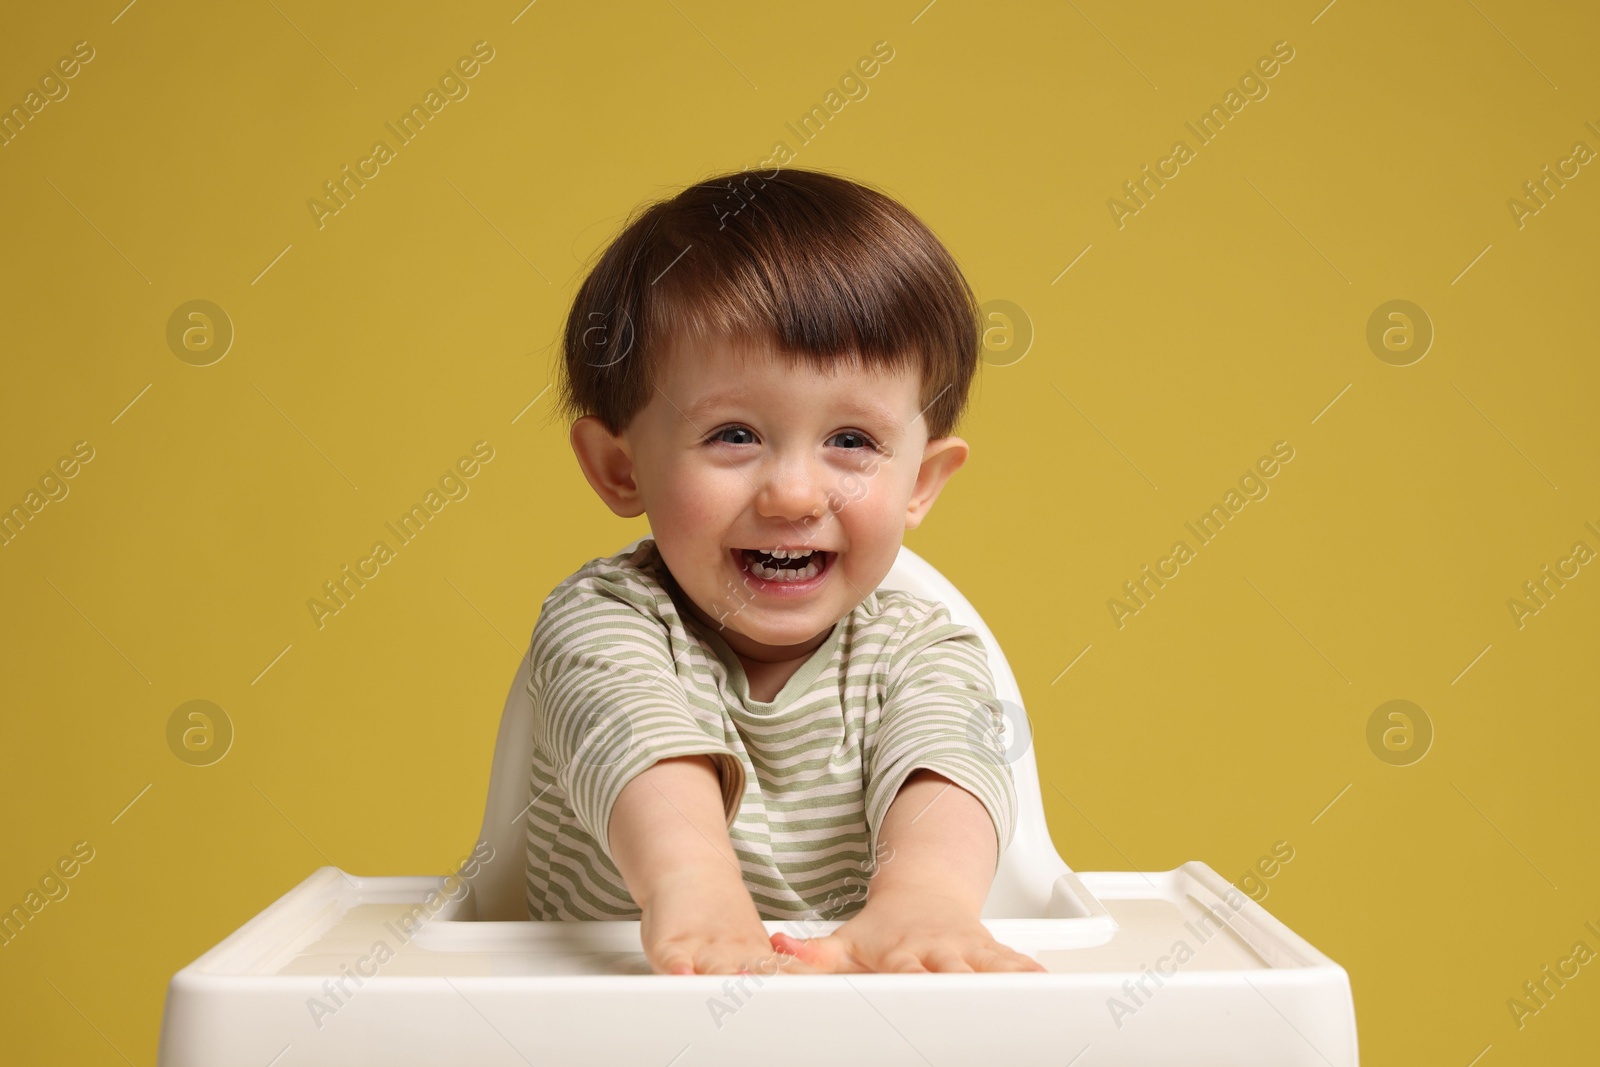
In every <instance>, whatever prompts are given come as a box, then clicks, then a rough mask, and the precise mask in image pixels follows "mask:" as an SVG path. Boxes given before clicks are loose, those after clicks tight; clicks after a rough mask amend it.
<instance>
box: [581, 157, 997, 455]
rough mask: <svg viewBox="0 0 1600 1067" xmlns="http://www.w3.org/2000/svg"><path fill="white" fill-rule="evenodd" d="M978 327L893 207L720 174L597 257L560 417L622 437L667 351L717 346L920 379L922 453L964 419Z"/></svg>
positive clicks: (779, 176)
mask: <svg viewBox="0 0 1600 1067" xmlns="http://www.w3.org/2000/svg"><path fill="white" fill-rule="evenodd" d="M736 181H737V182H738V185H737V186H736V185H735V182H736ZM980 329H981V325H980V322H979V312H978V305H977V301H976V299H975V298H974V296H973V293H972V289H971V288H970V287H969V286H968V284H967V281H966V279H965V278H964V277H963V276H962V274H961V271H960V269H959V268H958V267H957V266H956V263H955V260H954V259H953V258H952V257H951V255H950V253H949V252H948V251H947V250H946V249H945V247H944V245H942V244H941V243H940V242H939V239H938V238H937V237H935V236H934V234H933V232H932V231H931V230H929V229H928V227H927V226H926V225H924V224H923V222H922V221H921V220H920V219H918V218H917V217H916V216H915V215H913V214H912V213H911V211H909V210H908V209H907V208H906V207H904V206H903V205H901V204H900V203H898V202H897V201H895V200H894V199H892V198H890V197H889V196H887V195H885V194H884V193H881V192H879V191H877V190H876V189H872V188H869V187H867V186H865V185H862V184H859V183H857V182H854V181H851V180H849V179H846V178H842V177H839V176H837V175H833V174H825V173H823V172H821V171H814V170H800V169H790V170H781V169H779V170H774V171H773V172H772V174H770V175H757V174H756V173H754V172H749V171H736V172H730V173H727V174H722V175H719V176H716V177H713V178H707V179H706V180H705V181H702V182H699V183H697V184H695V185H692V186H690V187H689V188H687V189H685V190H683V191H682V192H680V193H678V194H677V195H675V196H673V197H671V198H669V199H663V200H659V201H656V202H654V203H651V204H648V205H644V206H641V207H640V208H637V209H635V211H634V212H633V214H632V216H631V217H630V219H629V220H628V222H627V223H626V225H625V226H624V227H623V230H622V232H621V233H620V234H618V235H617V237H616V238H615V239H614V240H613V241H612V242H611V244H610V245H609V246H608V247H607V248H606V249H605V251H604V253H603V254H602V255H601V256H600V258H599V261H598V262H597V263H596V264H595V266H594V267H593V269H592V270H590V272H589V275H588V277H586V278H585V279H584V281H583V284H582V285H581V286H580V287H579V289H578V293H577V296H576V297H575V298H574V300H573V303H572V309H571V312H570V313H569V314H568V316H567V321H566V325H565V329H564V332H563V336H562V370H563V372H564V373H562V375H561V379H562V381H561V389H560V393H559V397H558V400H557V402H556V404H555V405H554V408H555V414H557V415H560V416H563V417H565V418H566V419H567V420H568V421H569V423H570V421H571V420H573V419H576V418H578V417H580V416H583V415H594V416H596V417H598V418H599V419H600V421H601V422H602V423H603V424H604V425H605V427H606V429H608V430H609V431H610V432H611V433H613V434H620V433H621V432H622V431H623V430H624V429H625V428H626V427H627V426H628V424H629V423H630V422H632V420H633V417H634V415H636V414H637V413H638V412H639V410H640V409H641V408H643V407H644V406H645V404H647V403H648V402H649V400H650V397H651V394H652V392H653V391H654V388H655V369H656V366H657V361H658V360H659V359H661V358H662V356H663V354H664V353H666V352H668V351H669V350H670V349H671V346H672V345H673V344H674V343H675V342H676V341H679V340H688V339H694V338H707V337H716V336H721V337H726V338H729V339H733V340H737V341H746V342H751V343H755V344H758V345H759V344H765V345H769V346H771V347H772V348H773V349H774V350H775V351H777V352H780V353H783V354H785V355H787V356H789V357H790V358H793V359H797V360H804V361H805V362H807V363H809V364H810V365H812V366H814V367H817V368H819V369H824V370H825V369H827V368H828V367H829V366H830V365H831V364H833V363H834V362H835V361H836V360H838V359H840V358H846V359H849V360H851V361H852V362H855V363H856V364H857V365H866V366H871V367H882V368H885V369H889V370H891V371H898V370H904V369H908V368H915V369H918V370H920V371H921V374H922V393H921V405H922V407H923V409H924V410H923V415H924V417H925V418H926V419H927V420H928V437H929V439H930V440H932V439H934V438H939V437H946V436H948V435H949V434H951V433H952V432H953V431H954V430H955V427H956V424H957V423H958V422H959V420H960V417H961V414H962V411H963V410H964V409H965V407H966V404H967V392H968V388H969V386H970V385H971V383H972V379H973V376H974V374H975V372H976V371H977V368H978V359H979V340H980V333H979V331H980Z"/></svg>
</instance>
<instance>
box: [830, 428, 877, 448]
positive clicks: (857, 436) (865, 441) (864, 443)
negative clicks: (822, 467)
mask: <svg viewBox="0 0 1600 1067" xmlns="http://www.w3.org/2000/svg"><path fill="white" fill-rule="evenodd" d="M841 437H843V438H846V439H849V440H854V441H855V442H857V443H856V444H848V445H841V446H840V447H841V448H848V449H851V450H859V449H862V448H870V449H874V450H875V449H877V447H878V445H877V443H876V442H875V441H873V440H872V438H870V437H868V436H867V435H866V434H864V433H857V432H856V431H855V430H840V431H839V432H838V433H836V434H834V435H833V437H832V438H831V440H834V441H837V440H838V439H839V438H841Z"/></svg>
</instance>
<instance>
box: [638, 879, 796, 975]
mask: <svg viewBox="0 0 1600 1067" xmlns="http://www.w3.org/2000/svg"><path fill="white" fill-rule="evenodd" d="M730 882H731V884H730ZM639 934H640V939H641V940H642V941H643V942H644V955H645V959H647V960H648V961H649V962H650V967H651V969H652V970H653V971H655V973H656V974H734V973H736V972H738V971H741V970H749V971H752V972H754V973H756V974H761V975H770V974H776V973H777V972H779V971H786V972H792V973H797V974H817V973H820V972H819V971H818V970H817V969H815V968H813V967H810V966H807V965H806V964H803V963H801V962H799V961H797V960H796V959H795V958H794V957H793V955H792V954H790V953H786V952H782V951H781V950H775V949H774V947H773V945H772V943H771V942H770V941H769V940H768V939H767V928H766V927H765V926H763V925H762V924H761V916H760V913H758V912H757V911H756V906H755V902H754V901H753V900H751V899H750V892H749V890H747V889H746V888H745V887H744V884H743V883H742V882H740V881H738V880H736V879H734V880H729V879H719V880H717V881H716V882H715V884H707V883H706V882H705V881H703V880H701V879H698V878H692V877H685V878H683V879H680V880H676V881H673V882H671V883H669V884H667V885H663V886H661V887H659V888H658V891H657V895H656V897H655V899H654V902H653V904H652V906H650V907H647V908H645V909H644V917H643V919H642V920H641V921H640V926H639Z"/></svg>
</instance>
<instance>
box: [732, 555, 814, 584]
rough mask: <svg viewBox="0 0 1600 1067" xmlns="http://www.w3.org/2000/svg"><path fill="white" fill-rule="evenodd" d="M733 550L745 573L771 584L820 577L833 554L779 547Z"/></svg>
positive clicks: (804, 581)
mask: <svg viewBox="0 0 1600 1067" xmlns="http://www.w3.org/2000/svg"><path fill="white" fill-rule="evenodd" d="M733 553H734V556H735V558H736V559H737V560H738V562H739V565H740V566H741V567H742V568H743V569H744V570H745V572H746V573H747V574H750V575H753V576H754V577H756V578H759V579H761V580H762V581H763V582H768V583H771V584H773V585H791V584H802V583H806V582H810V581H811V580H813V579H815V578H820V577H821V576H822V575H823V574H824V573H825V572H826V571H827V569H828V567H829V565H830V564H831V563H832V561H833V557H834V556H835V555H837V553H834V552H823V551H821V550H820V549H788V550H785V549H781V548H780V549H774V550H772V551H771V552H767V551H762V550H761V549H755V548H736V549H734V550H733Z"/></svg>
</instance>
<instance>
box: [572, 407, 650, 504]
mask: <svg viewBox="0 0 1600 1067" xmlns="http://www.w3.org/2000/svg"><path fill="white" fill-rule="evenodd" d="M568 439H569V440H570V441H571V442H572V452H573V455H575V456H577V457H578V466H579V467H580V468H581V469H582V470H583V476H584V478H585V479H587V480H588V482H589V487H590V488H592V489H593V490H594V491H595V493H596V494H598V495H599V497H600V499H601V500H603V501H605V504H606V507H608V508H610V509H611V510H612V511H614V512H615V513H616V514H618V515H620V516H622V517H623V518H625V519H631V518H634V517H635V516H638V515H643V514H644V502H643V500H642V499H641V497H640V494H639V485H638V483H637V482H635V481H634V477H633V455H632V453H631V450H630V449H629V446H628V442H627V439H626V438H625V437H618V436H615V435H614V434H612V433H611V431H610V430H608V429H606V427H605V424H604V423H603V422H601V421H600V420H599V419H598V418H596V417H595V416H593V415H585V416H583V417H582V418H580V419H578V421H576V422H574V423H573V424H572V430H571V432H570V433H569V434H568Z"/></svg>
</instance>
